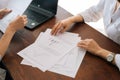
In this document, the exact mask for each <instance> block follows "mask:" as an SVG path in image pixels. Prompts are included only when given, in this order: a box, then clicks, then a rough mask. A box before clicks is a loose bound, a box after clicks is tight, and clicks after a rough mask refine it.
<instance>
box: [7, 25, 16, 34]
mask: <svg viewBox="0 0 120 80" xmlns="http://www.w3.org/2000/svg"><path fill="white" fill-rule="evenodd" d="M6 31H8V32H12V33H15V32H16V30H15V29H14V28H13V27H12V25H10V24H9V26H8V28H7V29H6Z"/></svg>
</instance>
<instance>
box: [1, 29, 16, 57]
mask: <svg viewBox="0 0 120 80" xmlns="http://www.w3.org/2000/svg"><path fill="white" fill-rule="evenodd" d="M14 34H15V31H12V30H11V29H10V27H8V28H7V30H6V32H5V33H4V34H3V36H2V38H1V39H0V55H1V57H3V56H4V54H5V51H6V50H7V48H8V46H9V44H10V41H11V39H12V37H13V35H14Z"/></svg>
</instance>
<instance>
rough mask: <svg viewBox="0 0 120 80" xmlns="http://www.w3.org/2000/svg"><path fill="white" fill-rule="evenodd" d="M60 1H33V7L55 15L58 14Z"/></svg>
mask: <svg viewBox="0 0 120 80" xmlns="http://www.w3.org/2000/svg"><path fill="white" fill-rule="evenodd" d="M57 3H58V0H33V1H32V3H31V5H34V6H37V7H40V8H42V9H45V10H48V11H50V12H52V13H53V14H56V12H57Z"/></svg>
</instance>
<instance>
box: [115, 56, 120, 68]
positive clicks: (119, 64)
mask: <svg viewBox="0 0 120 80" xmlns="http://www.w3.org/2000/svg"><path fill="white" fill-rule="evenodd" d="M115 63H116V65H117V67H118V68H119V70H120V54H116V55H115Z"/></svg>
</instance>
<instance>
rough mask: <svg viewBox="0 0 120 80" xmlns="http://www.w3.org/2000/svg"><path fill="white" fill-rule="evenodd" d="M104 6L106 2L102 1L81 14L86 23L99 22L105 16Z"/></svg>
mask: <svg viewBox="0 0 120 80" xmlns="http://www.w3.org/2000/svg"><path fill="white" fill-rule="evenodd" d="M104 5H105V0H100V1H99V3H98V4H97V5H96V6H92V7H90V8H89V9H87V10H85V11H84V12H81V13H80V15H81V16H82V17H83V19H84V21H85V22H94V21H98V20H99V19H100V18H101V17H102V16H103V9H104Z"/></svg>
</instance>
